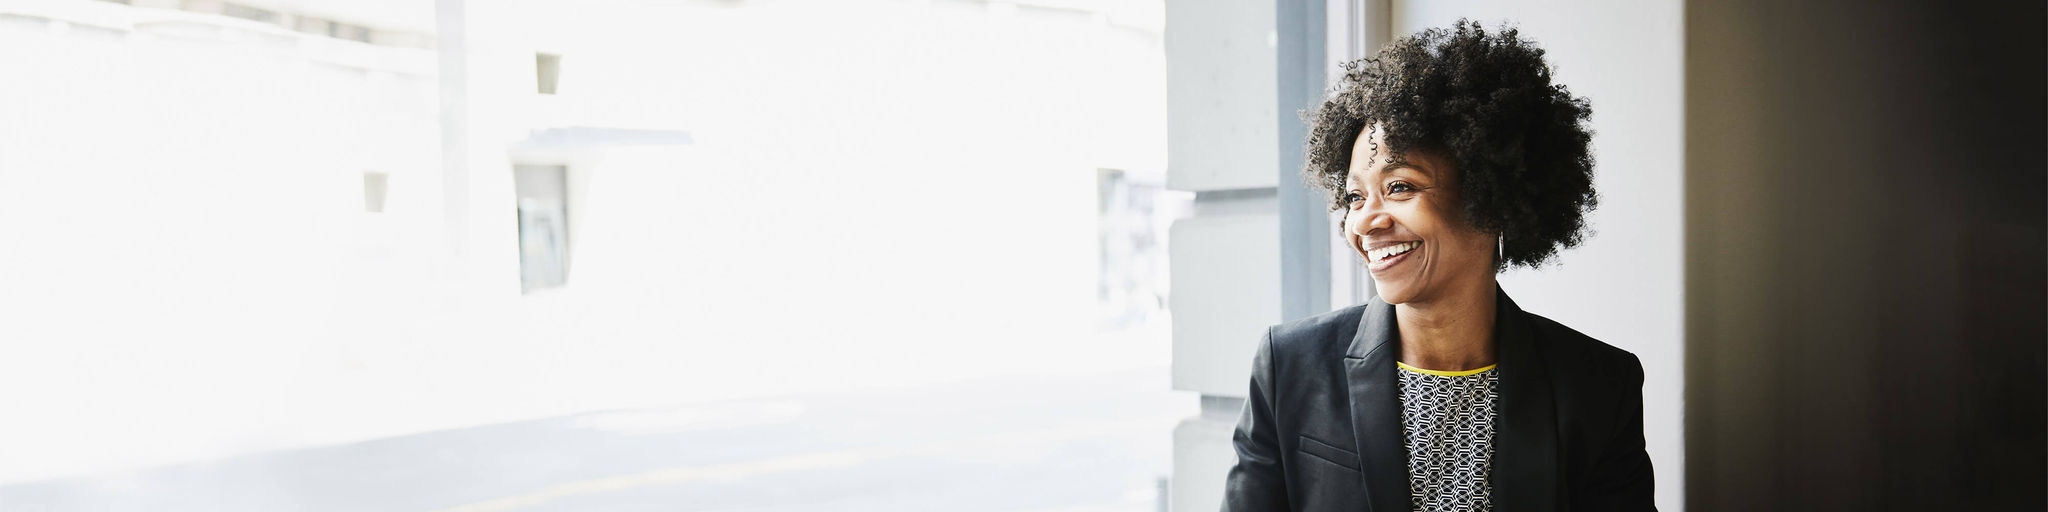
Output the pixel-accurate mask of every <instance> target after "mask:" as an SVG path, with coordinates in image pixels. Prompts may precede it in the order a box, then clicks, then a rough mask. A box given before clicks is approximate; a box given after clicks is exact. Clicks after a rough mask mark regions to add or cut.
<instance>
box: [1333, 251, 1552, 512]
mask: <svg viewBox="0 0 2048 512" xmlns="http://www.w3.org/2000/svg"><path fill="white" fill-rule="evenodd" d="M1494 312H1495V315H1494V323H1493V332H1494V336H1493V339H1494V348H1495V350H1496V351H1497V353H1496V356H1497V358H1496V359H1497V364H1498V366H1497V368H1498V369H1497V371H1499V372H1500V381H1499V386H1500V387H1499V389H1498V393H1499V397H1498V400H1499V401H1498V402H1496V403H1495V404H1494V407H1495V409H1494V414H1495V416H1494V421H1493V429H1494V431H1493V475H1492V479H1491V480H1492V485H1493V503H1494V505H1495V506H1498V507H1501V508H1503V509H1507V510H1535V511H1550V510H1555V509H1556V507H1557V505H1558V503H1557V499H1558V496H1559V494H1558V491H1557V489H1558V485H1559V480H1558V479H1559V476H1560V475H1561V474H1562V473H1561V469H1562V466H1560V465H1559V458H1558V456H1557V417H1556V410H1555V407H1554V406H1553V404H1554V403H1555V401H1554V397H1553V396H1552V395H1551V387H1550V376H1549V372H1548V370H1547V368H1546V366H1547V365H1546V364H1545V363H1544V361H1543V358H1542V355H1541V354H1540V353H1539V352H1538V351H1539V347H1537V346H1536V339H1535V335H1534V332H1533V331H1532V330H1531V329H1530V325H1529V321H1528V319H1527V318H1526V317H1525V313H1523V312H1522V309H1521V308H1519V307H1516V306H1515V302H1514V301H1513V300H1509V299H1508V295H1507V292H1505V291H1501V292H1497V293H1496V294H1495V301H1494ZM1400 354H1401V344H1400V329H1399V327H1398V326H1396V325H1395V323H1394V306H1393V305H1392V304H1388V303H1386V302H1384V301H1381V300H1380V298H1379V297H1373V298H1372V301H1371V302H1369V303H1367V304H1366V307H1365V311H1364V314H1362V315H1361V318H1360V319H1359V326H1358V330H1357V332H1356V334H1354V335H1353V336H1352V339H1351V345H1350V346H1349V347H1348V348H1346V350H1345V354H1344V366H1345V378H1346V381H1347V382H1346V384H1347V387H1348V390H1349V392H1350V395H1351V401H1350V403H1351V427H1352V433H1353V439H1355V440H1356V442H1357V446H1356V448H1357V450H1358V452H1357V453H1358V454H1359V457H1360V458H1361V459H1362V461H1363V464H1361V468H1360V473H1362V480H1363V484H1364V485H1365V490H1366V493H1365V495H1366V500H1367V501H1368V503H1369V504H1370V505H1371V507H1369V508H1370V510H1372V511H1374V512H1406V511H1407V510H1409V509H1410V507H1411V504H1410V503H1409V494H1408V493H1409V488H1408V442H1407V437H1406V436H1405V435H1404V434H1403V432H1402V429H1401V399H1400V390H1399V388H1398V387H1397V386H1398V384H1397V382H1398V380H1397V379H1398V378H1399V377H1398V376H1397V374H1396V370H1395V368H1394V362H1395V361H1396V360H1398V359H1399V358H1400Z"/></svg>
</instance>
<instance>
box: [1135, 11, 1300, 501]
mask: <svg viewBox="0 0 2048 512" xmlns="http://www.w3.org/2000/svg"><path fill="white" fill-rule="evenodd" d="M1325 6H1326V0H1277V1H1274V2H1235V1H1228V0H1190V1H1176V2H1169V3H1167V6H1166V61H1167V66H1166V67H1167V132H1168V133H1167V155H1168V156H1167V178H1166V182H1167V187H1168V188H1171V189H1174V190H1184V191H1190V192H1194V193H1195V214H1194V216H1192V217H1190V218H1187V219H1183V220H1181V221H1179V222H1177V223H1175V224H1174V226H1173V229H1172V233H1171V237H1170V240H1171V246H1170V247H1169V253H1170V256H1171V258H1172V265H1173V269H1172V274H1173V278H1172V279H1173V297H1172V302H1173V308H1174V309H1173V310H1174V320H1173V346H1174V367H1173V384H1174V388H1175V389H1181V390H1187V391H1195V392H1198V393H1201V394H1202V400H1201V403H1202V412H1201V413H1200V414H1199V415H1197V416H1195V417H1192V418H1188V419H1187V420H1185V421H1183V422H1182V423H1181V425H1180V427H1179V428H1177V429H1176V430H1175V431H1174V478H1173V481H1172V484H1171V489H1170V495H1171V509H1172V510H1175V511H1193V510H1201V511H1209V510H1215V509H1216V508H1217V506H1218V505H1219V504H1220V500H1221V498H1222V482H1223V476H1224V473H1225V472H1226V471H1227V470H1228V468H1229V466H1230V465H1231V464H1232V463H1234V462H1236V460H1237V459H1236V454H1235V452H1234V451H1233V450H1232V447H1231V444H1230V431H1231V428H1232V426H1233V425H1234V422H1235V420H1236V418H1237V415H1238V411H1239V409H1241V408H1242V407H1243V403H1244V400H1243V396H1244V393H1245V390H1246V383H1247V380H1246V379H1247V378H1249V376H1250V371H1249V370H1250V368H1251V356H1252V353H1253V350H1254V348H1255V347H1254V343H1255V342H1256V341H1257V340H1258V338H1259V333H1260V332H1262V330H1263V329H1264V328H1265V327H1266V326H1268V325H1271V324H1274V323H1277V322H1280V321H1282V320H1284V319H1287V318H1299V317H1303V316H1308V315H1313V314H1316V313H1321V312H1323V311H1327V310H1329V308H1330V300H1331V297H1332V295H1331V286H1330V261H1331V252H1330V249H1329V244H1330V236H1329V234H1330V224H1329V221H1328V216H1327V214H1326V209H1325V207H1324V204H1325V203H1324V200H1323V198H1322V196H1321V195H1320V194H1316V193H1314V192H1311V191H1309V190H1308V189H1307V188H1306V187H1305V186H1304V185H1303V184H1302V181H1301V179H1300V178H1299V173H1300V170H1301V165H1302V155H1303V153H1302V142H1303V141H1304V140H1305V135H1306V132H1305V124H1304V121H1303V120H1302V117H1301V113H1302V111H1303V110H1304V109H1307V108H1310V107H1312V106H1313V105H1314V103H1315V102H1317V101H1320V98H1321V94H1322V90H1323V83H1324V70H1325V69H1326V67H1327V63H1326V54H1325V48H1326V44H1327V41H1326V37H1325V32H1326V28H1325V19H1324V18H1325V10H1326V8H1325Z"/></svg>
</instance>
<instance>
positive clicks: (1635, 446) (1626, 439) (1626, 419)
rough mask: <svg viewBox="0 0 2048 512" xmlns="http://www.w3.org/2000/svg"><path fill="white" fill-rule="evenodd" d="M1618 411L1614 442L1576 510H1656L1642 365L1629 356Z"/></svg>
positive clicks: (1640, 361) (1593, 474)
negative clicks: (1646, 443) (1645, 439)
mask: <svg viewBox="0 0 2048 512" xmlns="http://www.w3.org/2000/svg"><path fill="white" fill-rule="evenodd" d="M1624 366H1625V367H1626V368H1627V370H1626V371H1628V372H1629V373H1628V376H1627V377H1626V378H1624V379H1623V380H1622V382H1623V389H1622V393H1621V400H1620V405H1621V407H1620V411H1619V413H1618V417H1617V419H1616V422H1615V430H1614V439H1613V440H1612V441H1609V442H1608V445H1607V449H1605V450H1602V452H1601V453H1602V454H1601V456H1600V461H1599V462H1598V463H1597V464H1596V465H1595V466H1594V469H1593V471H1592V481H1591V482H1590V484H1591V485H1590V486H1589V487H1588V488H1587V491H1588V492H1586V493H1585V495H1584V496H1583V497H1582V498H1581V499H1580V500H1579V505H1580V506H1579V507H1576V508H1578V509H1580V510H1620V511H1652V512H1654V511H1655V510H1657V503H1656V499H1655V498H1656V492H1655V491H1656V485H1657V479H1656V477H1655V472H1654V471H1652V470H1651V467H1650V453H1649V452H1648V451H1647V450H1646V449H1645V448H1644V443H1643V363H1642V360H1640V359H1637V358H1636V357H1635V355H1633V354H1631V355H1629V357H1628V361H1627V362H1626V364H1625V365H1624Z"/></svg>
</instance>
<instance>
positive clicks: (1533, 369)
mask: <svg viewBox="0 0 2048 512" xmlns="http://www.w3.org/2000/svg"><path fill="white" fill-rule="evenodd" d="M1494 313H1495V314H1494V324H1493V333H1494V334H1493V337H1494V343H1495V349H1496V350H1498V351H1499V352H1498V355H1499V364H1500V366H1499V369H1500V390H1499V393H1500V397H1499V400H1500V402H1499V403H1497V404H1495V406H1496V407H1498V408H1497V409H1495V411H1494V414H1496V415H1497V416H1495V417H1494V420H1493V503H1494V505H1495V506H1496V507H1499V508H1500V509H1501V510H1512V511H1522V510H1535V511H1550V510H1556V508H1557V506H1558V502H1557V498H1558V492H1557V489H1558V483H1559V482H1558V479H1559V478H1560V476H1559V475H1562V474H1563V470H1564V468H1563V466H1560V465H1559V463H1558V456H1557V409H1556V406H1555V401H1554V400H1553V397H1552V395H1551V386H1550V375H1549V372H1548V371H1547V368H1548V367H1547V365H1546V364H1545V361H1544V360H1543V357H1542V355H1541V354H1539V353H1537V347H1536V339H1535V335H1534V333H1533V331H1531V329H1530V326H1529V323H1528V319H1527V318H1524V317H1523V313H1522V309H1521V308H1519V307H1516V306H1515V301H1513V300H1509V299H1508V295H1507V292H1500V293H1499V294H1498V296H1497V298H1496V300H1495V302H1494Z"/></svg>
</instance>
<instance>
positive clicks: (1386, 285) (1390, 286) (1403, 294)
mask: <svg viewBox="0 0 2048 512" xmlns="http://www.w3.org/2000/svg"><path fill="white" fill-rule="evenodd" d="M1405 284H1406V283H1390V282H1386V281H1380V280H1377V279H1375V280H1373V282H1372V285H1373V290H1374V291H1376V292H1378V294H1379V296H1380V301H1381V302H1385V303H1388V304H1404V303H1407V302H1408V301H1410V300H1413V299H1414V298H1415V290H1414V288H1412V287H1409V286H1405Z"/></svg>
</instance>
